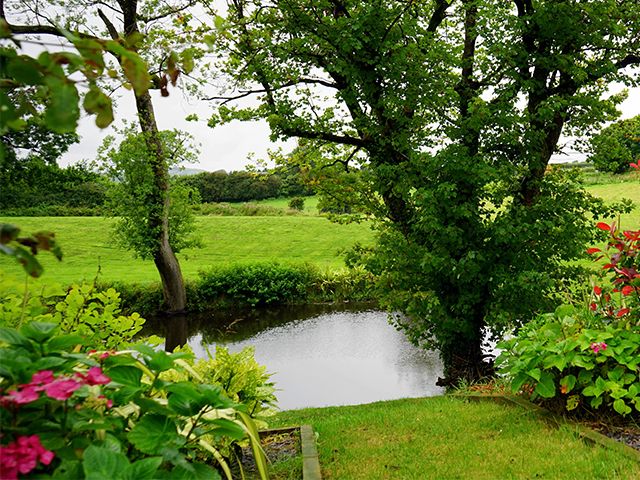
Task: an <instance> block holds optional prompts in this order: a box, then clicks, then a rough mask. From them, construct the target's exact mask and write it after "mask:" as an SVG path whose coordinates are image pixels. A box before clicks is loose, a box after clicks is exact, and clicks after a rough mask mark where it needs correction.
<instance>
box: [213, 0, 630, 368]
mask: <svg viewBox="0 0 640 480" xmlns="http://www.w3.org/2000/svg"><path fill="white" fill-rule="evenodd" d="M228 7H229V15H228V18H227V21H226V23H225V24H224V25H223V26H222V29H223V30H222V33H221V34H220V35H219V42H220V48H223V49H225V50H226V51H229V52H231V53H230V57H229V59H228V60H226V61H225V62H224V64H223V67H222V68H223V69H224V71H225V72H226V74H227V75H228V76H229V77H231V78H233V79H234V83H233V86H234V87H235V90H231V91H229V92H227V94H225V95H222V96H219V97H217V98H215V100H217V101H218V102H219V107H218V109H217V111H216V113H215V114H214V115H213V117H212V119H211V124H212V125H215V124H217V123H219V122H225V121H230V120H232V119H255V118H264V119H266V120H267V121H268V122H269V124H270V126H271V129H272V133H273V137H274V138H288V137H299V138H303V139H306V140H308V141H309V142H313V143H314V144H315V145H316V146H317V148H318V149H321V150H322V149H324V150H325V151H327V152H330V156H328V158H327V159H326V163H327V164H331V165H334V166H337V167H338V168H342V167H343V166H344V165H353V164H355V165H356V167H358V168H360V169H361V170H362V173H363V177H364V179H365V180H366V186H365V187H363V188H361V189H359V190H358V191H357V192H356V194H357V195H359V202H360V204H361V205H364V206H366V208H367V211H368V212H369V213H370V214H372V215H374V217H375V218H377V219H378V222H379V231H380V239H379V244H378V246H377V248H376V250H375V252H374V253H373V255H372V256H369V257H368V258H364V259H363V261H364V262H365V263H367V264H368V266H369V268H371V269H374V270H376V271H377V272H378V273H380V275H381V278H382V281H381V287H382V289H381V292H382V293H383V295H384V297H385V298H386V301H387V304H388V306H389V307H390V308H392V309H398V310H400V311H402V312H404V313H405V314H407V315H406V316H405V317H402V318H399V319H398V320H397V322H398V324H399V325H400V326H402V327H403V328H405V329H406V330H407V332H408V333H409V334H410V336H411V337H412V338H413V339H414V340H415V341H416V342H417V343H426V344H429V345H432V346H436V347H438V348H440V350H441V352H442V356H443V359H444V361H445V366H446V369H447V374H448V375H449V376H450V378H451V379H454V378H457V377H461V376H466V377H469V378H475V377H477V376H478V375H481V374H482V370H483V368H482V365H483V363H482V362H481V360H482V357H483V354H482V350H481V343H482V340H483V338H484V335H485V331H486V328H487V327H491V328H492V329H493V331H496V332H499V331H500V330H501V329H503V328H505V327H506V326H507V325H513V324H514V323H515V324H517V323H518V322H521V321H525V320H526V319H527V316H529V315H531V314H532V312H534V311H535V310H536V309H539V308H543V307H544V306H548V303H549V301H551V299H552V296H553V294H554V292H557V291H558V288H559V287H560V284H561V283H562V281H563V279H564V280H566V279H567V278H570V276H571V275H570V274H569V273H568V272H567V267H566V265H567V263H566V262H567V261H568V260H572V259H576V258H579V257H580V256H581V255H582V250H583V245H584V243H585V242H586V241H587V240H588V239H590V238H591V236H592V233H591V229H590V222H591V215H592V214H596V215H598V214H602V213H604V210H603V208H602V206H601V205H600V204H599V203H598V202H596V201H595V200H594V199H590V198H588V196H587V195H586V193H585V192H584V191H582V190H581V189H580V187H579V186H578V185H577V184H576V182H574V181H573V180H572V179H571V178H566V177H565V176H564V175H562V174H561V173H554V174H550V175H545V172H546V170H547V165H548V163H549V160H550V158H551V155H552V154H553V153H554V152H556V151H557V148H558V140H559V138H560V135H561V133H563V132H569V133H571V132H581V133H582V132H585V131H588V130H589V129H590V128H592V127H593V126H594V125H597V124H599V123H600V122H603V121H606V120H610V119H612V118H614V116H615V106H616V104H617V103H618V102H619V101H620V100H621V98H622V97H621V96H615V95H606V90H607V84H608V83H609V82H611V81H623V82H625V83H627V84H630V85H633V84H637V80H638V79H637V77H634V76H632V74H631V72H630V71H628V69H627V67H630V66H633V65H637V64H638V63H640V56H639V55H638V52H640V35H639V33H640V18H639V17H638V15H637V2H635V1H613V0H608V1H598V2H595V1H586V2H573V1H536V2H533V1H530V0H514V1H510V2H498V1H491V0H460V1H447V0H433V1H426V2H413V1H399V0H398V1H360V0H324V1H310V0H287V1H284V0H282V1H280V0H273V1H270V2H265V1H260V0H231V1H229V2H228ZM252 94H254V95H255V96H256V98H258V99H259V104H258V105H257V106H254V107H249V108H245V107H244V105H241V104H239V103H238V102H239V101H240V100H242V99H243V98H245V97H247V96H249V95H252Z"/></svg>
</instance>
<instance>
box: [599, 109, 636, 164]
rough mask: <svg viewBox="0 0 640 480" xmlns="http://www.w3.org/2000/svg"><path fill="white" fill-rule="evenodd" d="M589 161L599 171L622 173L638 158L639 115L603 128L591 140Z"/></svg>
mask: <svg viewBox="0 0 640 480" xmlns="http://www.w3.org/2000/svg"><path fill="white" fill-rule="evenodd" d="M590 144H591V150H592V152H593V155H592V156H590V157H589V161H590V162H593V165H594V166H595V167H596V168H597V169H598V170H599V171H601V172H610V173H624V172H626V171H628V170H629V165H630V164H631V163H634V162H637V161H638V160H639V159H640V115H638V116H636V117H633V118H629V119H626V120H620V121H618V122H615V123H613V124H611V125H609V126H608V127H607V128H605V129H603V130H602V132H600V133H599V134H598V135H595V136H594V137H593V138H592V139H591V141H590Z"/></svg>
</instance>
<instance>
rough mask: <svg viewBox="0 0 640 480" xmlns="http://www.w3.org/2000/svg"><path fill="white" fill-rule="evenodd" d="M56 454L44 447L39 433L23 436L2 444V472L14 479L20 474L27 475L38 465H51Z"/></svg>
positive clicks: (0, 455) (0, 453)
mask: <svg viewBox="0 0 640 480" xmlns="http://www.w3.org/2000/svg"><path fill="white" fill-rule="evenodd" d="M54 457H55V454H54V453H53V452H52V451H50V450H47V449H46V448H44V446H42V444H41V443H40V438H39V437H38V436H37V435H31V436H21V437H18V439H17V440H16V441H15V442H12V443H9V444H8V445H1V446H0V472H2V478H3V479H6V480H14V479H17V478H18V474H21V475H26V474H27V473H29V472H31V471H32V470H33V469H35V468H36V467H37V466H38V462H40V463H42V464H43V465H49V464H50V463H51V461H52V460H53V458H54Z"/></svg>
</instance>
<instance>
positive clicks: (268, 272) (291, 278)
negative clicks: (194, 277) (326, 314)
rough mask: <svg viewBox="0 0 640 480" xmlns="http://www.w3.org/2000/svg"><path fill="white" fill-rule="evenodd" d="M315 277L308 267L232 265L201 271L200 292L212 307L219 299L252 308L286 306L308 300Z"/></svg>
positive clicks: (269, 264)
mask: <svg viewBox="0 0 640 480" xmlns="http://www.w3.org/2000/svg"><path fill="white" fill-rule="evenodd" d="M312 276H313V269H312V268H311V267H308V266H293V265H281V264H278V263H256V264H248V265H233V266H230V267H223V268H218V269H215V270H210V271H208V272H201V274H200V281H199V286H198V292H199V297H200V300H201V301H204V302H206V303H210V304H213V303H214V302H217V301H218V300H220V299H222V300H223V301H227V302H231V303H242V304H248V305H251V306H257V305H271V304H278V303H287V302H291V301H293V300H302V299H305V298H306V297H307V287H308V285H309V284H310V279H311V278H312Z"/></svg>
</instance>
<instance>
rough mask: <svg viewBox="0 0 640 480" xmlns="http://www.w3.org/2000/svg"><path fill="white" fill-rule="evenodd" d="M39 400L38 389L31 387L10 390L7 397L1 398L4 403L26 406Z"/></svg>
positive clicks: (25, 386) (24, 386)
mask: <svg viewBox="0 0 640 480" xmlns="http://www.w3.org/2000/svg"><path fill="white" fill-rule="evenodd" d="M38 398H40V394H39V393H38V389H37V388H36V387H34V386H33V385H23V388H21V389H20V390H11V391H10V392H9V395H7V396H6V397H4V398H3V400H4V401H9V402H12V403H15V404H16V405H26V404H27V403H31V402H35V401H36V400H38Z"/></svg>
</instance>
